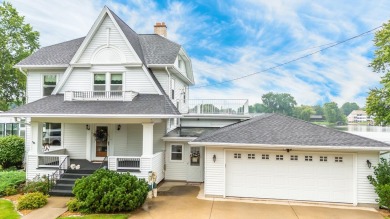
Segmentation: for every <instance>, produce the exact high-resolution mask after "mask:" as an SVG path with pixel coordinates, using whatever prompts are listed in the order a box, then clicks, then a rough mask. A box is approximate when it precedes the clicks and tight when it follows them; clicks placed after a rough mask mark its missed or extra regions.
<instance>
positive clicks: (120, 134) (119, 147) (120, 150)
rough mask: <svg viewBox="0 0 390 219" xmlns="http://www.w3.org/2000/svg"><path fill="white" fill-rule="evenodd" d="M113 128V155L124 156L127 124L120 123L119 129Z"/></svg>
mask: <svg viewBox="0 0 390 219" xmlns="http://www.w3.org/2000/svg"><path fill="white" fill-rule="evenodd" d="M116 127H117V125H115V129H114V133H113V135H114V137H113V138H112V145H110V146H111V147H114V156H124V155H128V154H127V125H123V124H122V125H121V130H117V128H116Z"/></svg>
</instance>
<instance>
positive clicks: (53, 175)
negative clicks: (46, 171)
mask: <svg viewBox="0 0 390 219" xmlns="http://www.w3.org/2000/svg"><path fill="white" fill-rule="evenodd" d="M66 160H67V157H64V160H62V162H61V163H60V165H59V166H58V169H57V170H56V171H54V173H53V174H52V175H51V178H50V177H48V180H49V184H48V192H49V191H50V190H51V188H52V187H53V185H54V184H55V182H56V180H58V179H61V175H62V174H64V173H66V170H67V169H68V168H67V167H66V168H65V169H63V168H62V165H63V164H64V162H65V161H66ZM61 170H65V171H64V172H63V173H59V172H60V171H61ZM56 174H58V176H59V177H58V179H55V176H56ZM48 176H50V175H48Z"/></svg>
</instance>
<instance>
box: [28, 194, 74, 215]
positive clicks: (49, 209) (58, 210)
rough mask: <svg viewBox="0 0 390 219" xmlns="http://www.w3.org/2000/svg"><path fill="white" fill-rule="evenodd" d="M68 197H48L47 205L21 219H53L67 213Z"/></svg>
mask: <svg viewBox="0 0 390 219" xmlns="http://www.w3.org/2000/svg"><path fill="white" fill-rule="evenodd" d="M69 199H70V198H69V197H50V198H49V199H48V203H47V205H45V206H44V207H43V208H39V209H37V210H34V211H32V212H31V213H30V214H27V215H26V216H23V217H22V218H23V219H37V218H39V219H55V218H57V217H59V216H60V215H61V214H63V213H65V212H66V211H67V209H68V208H67V207H66V202H68V201H69Z"/></svg>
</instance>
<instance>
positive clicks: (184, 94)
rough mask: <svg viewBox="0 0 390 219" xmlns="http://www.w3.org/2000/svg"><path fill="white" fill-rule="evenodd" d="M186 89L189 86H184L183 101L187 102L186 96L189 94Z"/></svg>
mask: <svg viewBox="0 0 390 219" xmlns="http://www.w3.org/2000/svg"><path fill="white" fill-rule="evenodd" d="M186 90H187V87H184V88H183V103H186V96H187V94H186Z"/></svg>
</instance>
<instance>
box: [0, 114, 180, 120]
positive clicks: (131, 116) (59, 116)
mask: <svg viewBox="0 0 390 219" xmlns="http://www.w3.org/2000/svg"><path fill="white" fill-rule="evenodd" d="M0 117H31V118H35V117H37V118H124V119H125V118H128V119H131V118H142V119H150V118H157V119H168V118H181V117H182V115H166V114H38V113H1V114H0Z"/></svg>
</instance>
